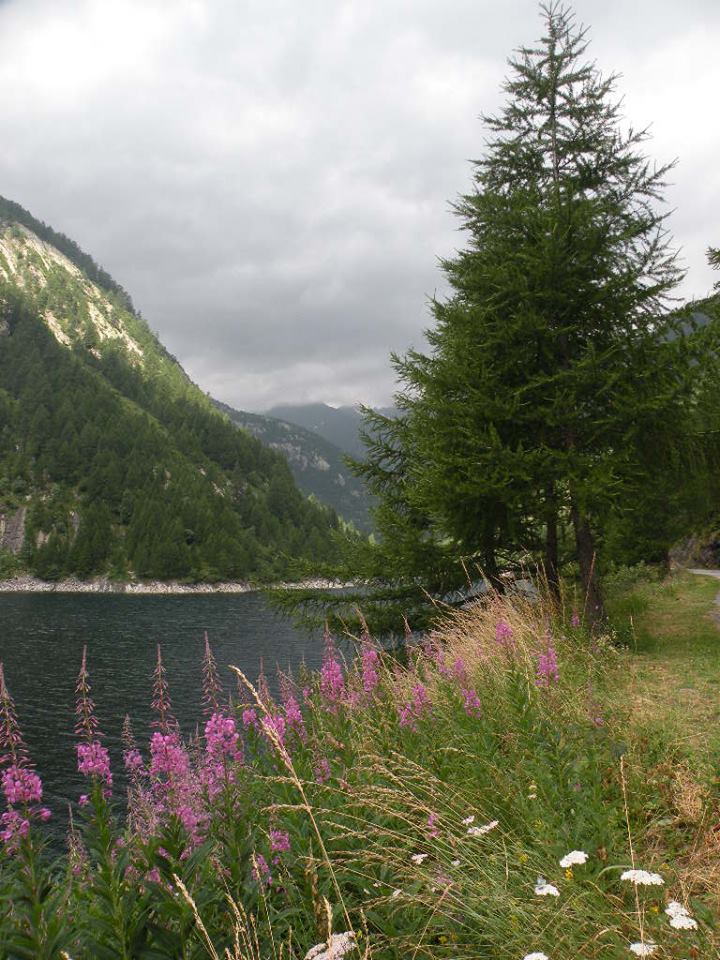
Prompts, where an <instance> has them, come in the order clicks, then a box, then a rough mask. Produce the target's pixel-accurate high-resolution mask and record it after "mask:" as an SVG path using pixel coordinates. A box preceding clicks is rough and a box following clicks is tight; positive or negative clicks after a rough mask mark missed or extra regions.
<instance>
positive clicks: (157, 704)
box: [150, 644, 177, 734]
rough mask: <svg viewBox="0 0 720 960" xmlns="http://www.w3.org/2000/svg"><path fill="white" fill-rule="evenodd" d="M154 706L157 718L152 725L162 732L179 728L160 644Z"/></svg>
mask: <svg viewBox="0 0 720 960" xmlns="http://www.w3.org/2000/svg"><path fill="white" fill-rule="evenodd" d="M152 708H153V710H154V711H155V713H156V714H157V718H156V719H154V720H153V721H152V722H151V724H150V725H151V726H152V727H154V728H155V729H156V730H159V731H160V733H162V734H168V733H170V731H171V730H174V729H176V728H177V721H176V720H175V717H174V716H173V713H172V707H171V704H170V689H169V687H168V682H167V676H166V674H165V667H164V666H163V662H162V652H161V650H160V644H158V645H157V662H156V664H155V670H154V671H153V698H152Z"/></svg>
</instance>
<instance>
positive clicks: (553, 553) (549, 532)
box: [544, 483, 560, 602]
mask: <svg viewBox="0 0 720 960" xmlns="http://www.w3.org/2000/svg"><path fill="white" fill-rule="evenodd" d="M545 500H546V503H547V516H546V520H545V524H546V527H545V560H544V564H545V579H546V580H547V585H548V590H549V591H550V596H551V597H552V598H553V600H556V601H558V602H559V600H560V570H559V562H558V511H557V504H556V502H555V489H554V486H553V484H552V483H549V484H548V485H547V487H546V488H545Z"/></svg>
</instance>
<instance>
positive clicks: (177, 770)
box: [150, 731, 190, 779]
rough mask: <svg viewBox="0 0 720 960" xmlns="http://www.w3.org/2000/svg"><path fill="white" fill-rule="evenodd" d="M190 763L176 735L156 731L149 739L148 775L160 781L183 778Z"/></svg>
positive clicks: (187, 771)
mask: <svg viewBox="0 0 720 960" xmlns="http://www.w3.org/2000/svg"><path fill="white" fill-rule="evenodd" d="M189 771H190V761H189V759H188V755H187V752H186V750H185V748H184V747H183V746H182V744H181V743H180V739H179V737H178V735H177V734H176V733H174V732H173V733H160V731H156V732H155V733H154V734H153V735H152V737H151V738H150V775H151V776H153V777H155V778H157V779H161V778H164V777H167V778H168V779H172V778H178V777H185V776H186V775H187V774H188V773H189Z"/></svg>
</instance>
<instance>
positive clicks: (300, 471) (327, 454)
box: [213, 400, 372, 533]
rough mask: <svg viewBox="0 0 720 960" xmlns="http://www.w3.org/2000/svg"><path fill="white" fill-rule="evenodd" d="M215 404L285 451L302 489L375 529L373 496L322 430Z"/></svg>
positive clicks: (361, 527)
mask: <svg viewBox="0 0 720 960" xmlns="http://www.w3.org/2000/svg"><path fill="white" fill-rule="evenodd" d="M213 403H214V404H215V406H216V407H217V408H218V410H220V411H221V412H222V413H224V414H225V415H226V416H228V417H229V418H230V420H232V421H233V423H236V424H237V425H238V426H240V427H243V428H244V429H245V430H249V431H250V433H252V434H253V435H254V436H256V437H257V438H258V439H259V440H261V441H262V442H263V443H264V444H266V445H267V446H269V447H271V448H272V449H273V450H277V451H279V452H280V453H282V454H283V455H284V456H285V457H286V458H287V461H288V463H289V465H290V469H291V470H292V474H293V477H294V478H295V482H296V483H297V484H298V486H299V487H300V489H301V490H304V491H305V493H308V494H312V495H313V496H314V497H316V498H317V499H318V500H319V501H320V502H321V503H325V504H327V505H328V506H331V507H333V508H334V509H335V510H336V511H337V512H338V514H340V516H341V517H343V518H344V519H345V520H348V521H350V522H351V523H352V524H353V525H354V526H355V527H356V528H357V529H358V530H360V531H362V532H364V533H370V532H371V530H372V521H371V519H370V514H369V508H370V506H371V498H370V496H369V495H368V493H367V490H366V489H365V486H364V484H363V483H362V481H361V480H359V479H358V478H357V477H356V476H355V475H354V474H353V473H352V471H351V470H350V468H349V467H348V466H347V464H346V463H345V451H343V450H342V449H341V448H340V447H338V446H336V445H335V444H334V443H331V442H330V440H328V439H327V438H326V437H324V436H322V435H321V434H320V432H319V431H318V432H315V431H313V430H310V429H306V428H305V427H302V426H298V424H296V423H290V422H288V421H286V420H281V419H278V418H276V417H271V416H269V415H265V414H259V413H247V412H245V411H242V410H234V409H233V408H232V407H229V406H228V405H227V404H224V403H221V402H220V401H218V400H214V401H213ZM317 406H324V405H321V404H318V405H317ZM328 409H332V408H328Z"/></svg>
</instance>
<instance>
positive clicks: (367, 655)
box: [360, 638, 380, 696]
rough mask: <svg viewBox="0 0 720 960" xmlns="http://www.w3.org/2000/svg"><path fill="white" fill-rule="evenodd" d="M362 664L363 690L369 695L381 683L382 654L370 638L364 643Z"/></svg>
mask: <svg viewBox="0 0 720 960" xmlns="http://www.w3.org/2000/svg"><path fill="white" fill-rule="evenodd" d="M360 660H361V666H362V685H363V690H364V691H365V693H366V694H367V695H368V696H372V694H373V692H374V690H375V688H376V687H377V685H378V684H379V683H380V674H379V673H378V667H379V666H380V654H379V653H378V651H377V650H376V649H375V647H374V646H373V645H372V643H371V642H370V639H369V638H368V640H367V641H366V642H365V643H363V645H362V653H361V655H360Z"/></svg>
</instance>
